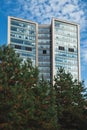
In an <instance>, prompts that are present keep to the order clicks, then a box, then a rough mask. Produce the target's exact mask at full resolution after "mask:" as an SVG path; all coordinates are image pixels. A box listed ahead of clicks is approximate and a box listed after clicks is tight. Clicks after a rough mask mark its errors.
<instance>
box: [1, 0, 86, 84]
mask: <svg viewBox="0 0 87 130" xmlns="http://www.w3.org/2000/svg"><path fill="white" fill-rule="evenodd" d="M8 16H15V17H19V18H23V19H27V20H32V21H35V22H38V23H44V24H45V23H50V22H51V18H52V17H56V18H60V19H65V20H70V21H72V22H76V23H78V24H80V46H81V75H82V80H85V84H86V86H87V0H0V44H4V43H7V17H8Z"/></svg>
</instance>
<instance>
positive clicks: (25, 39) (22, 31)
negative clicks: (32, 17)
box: [8, 17, 38, 66]
mask: <svg viewBox="0 0 87 130" xmlns="http://www.w3.org/2000/svg"><path fill="white" fill-rule="evenodd" d="M37 29H38V24H37V23H35V22H31V21H27V20H23V19H19V18H14V17H8V44H9V45H10V46H11V47H13V48H14V50H15V52H16V53H18V54H19V55H20V57H22V58H23V60H26V58H30V59H31V61H32V64H33V65H34V66H35V65H38V56H37V55H38V48H37V47H38V46H37V45H38V35H37V34H38V33H37V31H38V30H37Z"/></svg>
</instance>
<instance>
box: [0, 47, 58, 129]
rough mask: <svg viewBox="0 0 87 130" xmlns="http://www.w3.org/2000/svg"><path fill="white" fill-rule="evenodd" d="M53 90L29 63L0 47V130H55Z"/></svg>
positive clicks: (9, 49)
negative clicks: (40, 79) (40, 78)
mask: <svg viewBox="0 0 87 130" xmlns="http://www.w3.org/2000/svg"><path fill="white" fill-rule="evenodd" d="M57 129H58V124H57V111H56V103H55V90H54V89H53V87H52V86H50V85H49V83H47V82H45V81H43V80H42V81H39V79H38V69H37V68H36V67H35V68H34V67H33V66H32V63H31V61H30V60H27V61H26V62H22V60H21V59H20V58H19V57H18V56H17V55H16V54H15V52H14V51H13V49H11V48H9V47H5V46H3V47H1V48H0V130H57Z"/></svg>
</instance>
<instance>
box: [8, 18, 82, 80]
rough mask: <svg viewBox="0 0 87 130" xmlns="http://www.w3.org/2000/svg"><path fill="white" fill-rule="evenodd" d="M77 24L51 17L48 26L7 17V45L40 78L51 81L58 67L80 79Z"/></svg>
mask: <svg viewBox="0 0 87 130" xmlns="http://www.w3.org/2000/svg"><path fill="white" fill-rule="evenodd" d="M79 32H80V31H79V25H78V24H76V23H72V22H69V21H65V20H60V19H56V18H53V19H52V23H51V24H48V25H39V24H38V23H36V22H32V21H28V20H23V19H19V18H14V17H8V44H9V45H10V46H11V47H13V48H14V50H15V52H16V53H18V54H19V55H20V57H22V58H23V60H26V58H30V59H31V61H32V63H33V65H34V66H38V69H39V72H40V74H39V76H40V78H42V77H43V78H44V79H45V80H49V81H51V82H53V80H54V76H55V75H56V73H57V70H58V68H59V67H63V68H64V69H65V71H66V72H70V73H71V74H72V75H73V77H74V79H78V80H80V38H79Z"/></svg>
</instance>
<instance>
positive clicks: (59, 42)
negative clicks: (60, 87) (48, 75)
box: [53, 20, 78, 79]
mask: <svg viewBox="0 0 87 130" xmlns="http://www.w3.org/2000/svg"><path fill="white" fill-rule="evenodd" d="M53 28H54V37H53V38H54V39H53V40H54V43H53V44H54V45H53V46H54V58H55V59H54V62H55V65H54V68H55V74H56V72H57V70H58V68H59V67H63V68H64V69H65V71H66V72H70V73H72V75H73V77H74V78H76V79H78V28H77V25H74V24H70V23H65V22H61V21H57V20H54V26H53Z"/></svg>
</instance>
